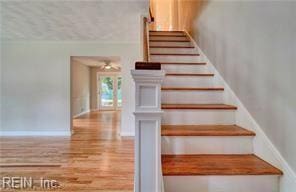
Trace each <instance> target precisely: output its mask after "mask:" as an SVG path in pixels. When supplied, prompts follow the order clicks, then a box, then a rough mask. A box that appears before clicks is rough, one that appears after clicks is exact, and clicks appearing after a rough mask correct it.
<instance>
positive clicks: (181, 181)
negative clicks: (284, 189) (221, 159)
mask: <svg viewBox="0 0 296 192" xmlns="http://www.w3.org/2000/svg"><path fill="white" fill-rule="evenodd" d="M278 183H279V176H276V175H259V176H255V175H233V176H211V175H210V176H207V175H205V176H164V187H165V192H180V191H181V192H278V191H279V184H278Z"/></svg>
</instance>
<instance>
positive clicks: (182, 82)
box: [162, 76, 214, 87]
mask: <svg viewBox="0 0 296 192" xmlns="http://www.w3.org/2000/svg"><path fill="white" fill-rule="evenodd" d="M213 85H214V78H213V77H211V76H208V77H207V76H202V77H201V76H166V77H165V78H164V81H163V83H162V86H163V87H209V86H213Z"/></svg>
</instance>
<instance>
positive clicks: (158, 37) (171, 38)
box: [149, 35, 188, 41]
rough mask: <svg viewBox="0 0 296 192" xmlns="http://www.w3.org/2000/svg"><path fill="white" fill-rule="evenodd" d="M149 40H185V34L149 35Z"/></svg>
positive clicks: (186, 38)
mask: <svg viewBox="0 0 296 192" xmlns="http://www.w3.org/2000/svg"><path fill="white" fill-rule="evenodd" d="M149 40H177V41H182V40H183V41H187V40H188V37H187V36H164V35H163V36H153V35H150V37H149Z"/></svg>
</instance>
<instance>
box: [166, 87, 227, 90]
mask: <svg viewBox="0 0 296 192" xmlns="http://www.w3.org/2000/svg"><path fill="white" fill-rule="evenodd" d="M161 90H162V91H224V88H223V87H162V88H161Z"/></svg>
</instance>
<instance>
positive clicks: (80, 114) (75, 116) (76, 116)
mask: <svg viewBox="0 0 296 192" xmlns="http://www.w3.org/2000/svg"><path fill="white" fill-rule="evenodd" d="M89 112H91V110H87V111H84V112H81V113H79V114H77V115H74V116H73V119H75V118H78V117H80V116H82V115H85V114H86V113H89Z"/></svg>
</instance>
